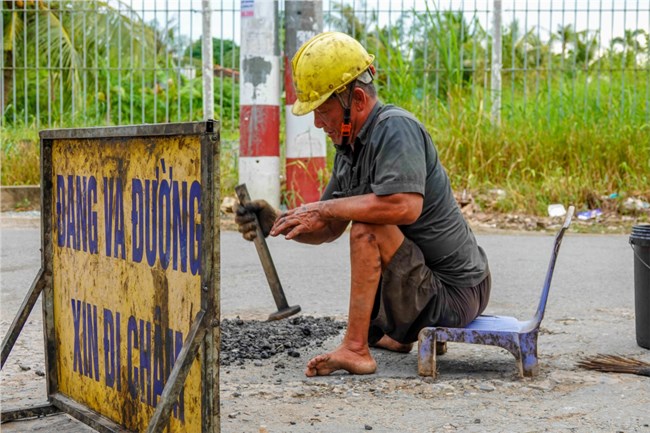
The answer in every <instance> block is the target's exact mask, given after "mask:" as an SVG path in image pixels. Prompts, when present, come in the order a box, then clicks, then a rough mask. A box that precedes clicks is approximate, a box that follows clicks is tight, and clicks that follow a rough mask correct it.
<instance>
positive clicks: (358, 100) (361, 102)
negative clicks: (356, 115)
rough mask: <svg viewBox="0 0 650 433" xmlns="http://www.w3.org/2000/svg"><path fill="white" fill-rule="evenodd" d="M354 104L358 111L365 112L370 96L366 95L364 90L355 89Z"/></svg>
mask: <svg viewBox="0 0 650 433" xmlns="http://www.w3.org/2000/svg"><path fill="white" fill-rule="evenodd" d="M352 103H353V104H354V108H356V109H357V111H363V109H364V108H365V107H366V104H367V103H368V95H366V92H364V91H363V89H361V88H359V87H355V88H354V93H353V94H352Z"/></svg>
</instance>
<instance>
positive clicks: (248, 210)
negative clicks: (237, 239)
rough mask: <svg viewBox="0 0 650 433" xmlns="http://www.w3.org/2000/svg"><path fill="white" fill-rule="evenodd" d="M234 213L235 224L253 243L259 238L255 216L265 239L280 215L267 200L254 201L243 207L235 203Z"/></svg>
mask: <svg viewBox="0 0 650 433" xmlns="http://www.w3.org/2000/svg"><path fill="white" fill-rule="evenodd" d="M234 211H235V222H236V223H237V225H238V226H239V227H238V230H239V232H240V233H241V234H242V236H243V237H244V239H246V240H247V241H252V240H254V239H255V238H256V237H257V224H256V223H255V215H257V219H258V221H259V223H260V228H261V229H262V233H263V234H264V237H267V236H268V235H269V232H270V231H271V227H273V223H274V222H275V220H276V218H277V216H278V213H279V212H278V211H276V210H275V209H274V208H273V206H271V205H270V204H268V203H267V202H266V200H253V201H250V202H248V203H246V204H245V205H243V206H242V205H241V204H239V203H235V208H234Z"/></svg>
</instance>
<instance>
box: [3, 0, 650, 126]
mask: <svg viewBox="0 0 650 433" xmlns="http://www.w3.org/2000/svg"><path fill="white" fill-rule="evenodd" d="M256 1H273V0H256ZM241 3H242V2H240V1H235V0H212V1H211V2H210V10H211V14H212V26H211V29H210V33H211V36H212V38H213V47H214V58H213V62H212V63H213V64H214V67H213V71H214V77H215V80H214V100H215V116H216V117H217V118H219V119H220V120H221V121H222V124H223V127H224V131H225V132H226V133H227V132H229V131H230V132H232V133H233V134H234V135H236V131H237V130H238V94H239V83H238V78H239V41H240V39H241V35H240V34H239V32H240V23H239V19H240V14H241V9H240V8H241ZM245 3H246V2H245ZM247 3H250V2H247ZM276 3H277V4H278V8H279V19H280V20H282V17H283V12H284V2H283V1H279V2H276ZM1 5H2V28H1V29H0V33H1V34H2V40H1V45H2V46H3V55H2V57H1V59H0V62H1V63H0V69H2V75H1V77H0V80H2V82H1V83H0V84H1V85H0V104H1V106H0V113H1V117H0V119H1V123H2V126H3V127H13V126H29V127H31V126H34V127H36V128H41V127H52V126H73V125H74V126H91V125H122V124H136V123H160V122H176V121H191V120H200V119H201V118H202V117H203V101H202V98H203V96H202V95H203V94H204V92H203V85H202V68H201V24H202V2H201V0H165V1H153V0H121V1H118V0H104V1H70V0H69V1H50V0H40V1H27V0H26V1H18V0H15V1H3V2H2V3H1ZM323 10H324V21H325V22H324V28H325V29H326V30H341V31H345V32H348V33H351V34H353V35H354V36H355V37H357V38H358V39H359V40H360V41H361V42H362V43H364V44H365V45H366V46H367V48H368V50H369V51H371V52H373V53H374V54H375V55H376V56H377V60H376V64H377V67H378V70H379V74H378V78H377V84H378V86H379V91H380V96H381V98H382V99H384V100H386V101H390V102H394V103H398V104H401V105H404V106H405V107H406V108H408V109H410V110H412V111H414V112H416V113H417V114H418V115H419V116H420V117H421V118H422V119H423V120H425V122H431V121H434V120H435V113H436V111H437V110H440V109H449V106H450V105H452V104H453V103H454V101H455V100H457V98H462V100H463V101H464V104H467V107H466V108H467V109H471V110H475V111H479V112H483V113H485V115H486V116H490V117H491V118H492V120H493V121H494V122H498V121H499V120H500V119H501V120H503V119H506V120H507V119H508V118H510V117H512V116H524V117H526V118H531V119H534V120H535V121H539V120H544V119H548V120H550V119H551V117H552V116H557V115H560V116H574V117H575V118H576V119H578V120H579V119H584V120H587V119H592V120H593V119H598V118H602V119H607V118H608V117H612V116H624V117H625V118H628V119H629V122H631V123H632V124H644V123H648V122H650V2H648V1H647V0H597V1H593V0H454V1H452V0H446V1H432V0H430V1H425V0H401V1H388V0H367V1H352V0H342V1H340V2H337V1H332V0H323ZM280 27H281V26H280Z"/></svg>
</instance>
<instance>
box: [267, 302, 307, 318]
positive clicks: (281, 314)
mask: <svg viewBox="0 0 650 433" xmlns="http://www.w3.org/2000/svg"><path fill="white" fill-rule="evenodd" d="M298 312H300V305H294V306H292V307H287V308H283V309H282V310H278V311H276V312H275V313H271V314H269V318H268V319H267V321H268V322H270V321H272V320H281V319H286V318H287V317H289V316H293V315H294V314H296V313H298Z"/></svg>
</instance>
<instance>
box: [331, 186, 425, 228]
mask: <svg viewBox="0 0 650 433" xmlns="http://www.w3.org/2000/svg"><path fill="white" fill-rule="evenodd" d="M319 207H320V213H321V215H322V217H323V218H324V219H326V220H338V221H359V222H364V223H371V224H391V225H401V224H411V223H413V222H415V220H417V218H418V217H419V216H420V214H421V213H422V196H421V195H419V194H415V193H406V194H391V195H386V196H378V195H375V194H364V195H359V196H354V197H345V198H337V199H332V200H327V201H322V202H320V203H319Z"/></svg>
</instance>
